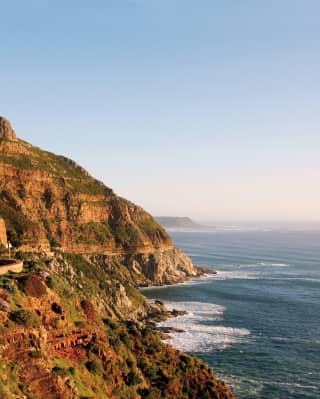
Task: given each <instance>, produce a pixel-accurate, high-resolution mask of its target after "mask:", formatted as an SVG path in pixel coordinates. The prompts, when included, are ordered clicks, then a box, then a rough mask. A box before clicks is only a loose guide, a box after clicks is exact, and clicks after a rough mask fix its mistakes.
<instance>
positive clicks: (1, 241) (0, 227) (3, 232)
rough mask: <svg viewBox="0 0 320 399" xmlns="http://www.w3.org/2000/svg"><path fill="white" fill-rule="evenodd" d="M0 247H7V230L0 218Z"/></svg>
mask: <svg viewBox="0 0 320 399" xmlns="http://www.w3.org/2000/svg"><path fill="white" fill-rule="evenodd" d="M0 245H3V246H4V247H6V246H7V229H6V224H5V221H4V220H3V219H1V218H0Z"/></svg>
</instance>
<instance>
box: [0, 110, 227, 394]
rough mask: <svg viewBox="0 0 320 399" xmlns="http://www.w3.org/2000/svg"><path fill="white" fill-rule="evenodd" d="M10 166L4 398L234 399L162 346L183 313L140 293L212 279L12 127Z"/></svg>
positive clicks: (4, 190)
mask: <svg viewBox="0 0 320 399" xmlns="http://www.w3.org/2000/svg"><path fill="white" fill-rule="evenodd" d="M0 162H1V164H0V178H1V180H0V237H2V238H1V239H2V240H3V241H4V239H5V237H6V235H8V239H9V240H10V241H11V242H12V243H13V244H14V247H15V252H16V257H18V258H20V259H21V260H23V261H24V269H23V271H22V272H21V273H19V274H14V273H6V274H5V275H0V398H5V399H21V398H27V399H144V398H145V399H159V398H160V397H163V398H168V399H189V398H190V399H191V398H203V399H206V398H207V399H210V398H213V399H234V397H233V395H232V393H231V392H230V389H229V388H228V387H227V386H226V385H225V384H224V383H223V382H221V381H218V380H217V379H216V377H215V374H214V371H213V370H212V369H211V368H209V367H208V366H207V365H206V364H204V363H203V362H202V361H200V360H198V359H196V358H195V357H192V356H189V355H187V354H184V353H181V352H179V351H177V350H176V349H174V348H173V347H171V346H170V345H166V344H165V343H164V342H163V341H162V340H161V337H163V335H160V333H159V331H158V330H157V327H156V325H155V323H154V320H163V319H164V318H166V317H171V316H172V317H173V316H177V315H178V312H176V311H175V312H172V313H170V312H169V311H168V310H167V309H165V307H164V306H163V305H162V304H161V303H157V302H155V303H149V302H147V301H146V299H145V297H144V296H143V295H142V294H141V293H140V292H139V290H138V289H137V288H138V287H139V286H145V285H150V284H157V285H162V284H171V283H176V282H181V281H184V280H185V279H187V278H189V277H192V276H198V275H201V274H202V273H203V272H205V271H204V270H201V269H199V268H197V267H195V266H194V265H193V264H192V262H191V259H190V258H189V257H188V256H186V255H185V254H183V253H182V252H181V251H180V250H179V249H177V248H175V247H174V246H173V243H172V241H171V239H170V237H169V236H168V234H167V233H166V231H165V230H164V229H163V228H162V227H160V226H159V225H158V224H157V223H156V221H155V220H154V219H153V218H152V217H151V215H149V214H148V213H146V212H145V211H144V210H143V209H142V208H140V207H138V206H136V205H134V204H132V203H131V202H129V201H127V200H125V199H123V198H120V197H118V196H117V195H116V194H115V193H114V192H113V191H112V190H111V189H110V188H108V187H106V186H105V185H104V184H103V183H101V182H99V181H97V180H95V179H94V178H93V177H91V176H90V175H89V174H88V173H87V172H86V171H85V170H84V169H82V168H81V167H80V166H78V165H77V164H76V163H75V162H74V161H71V160H69V159H67V158H65V157H62V156H57V155H54V154H52V153H49V152H46V151H43V150H41V149H39V148H37V147H34V146H32V145H31V144H28V143H26V142H25V141H23V140H21V139H19V138H17V136H16V134H15V133H14V131H13V130H12V128H11V125H10V123H9V122H8V121H7V120H5V119H4V118H0ZM1 220H2V222H1ZM3 220H4V222H3ZM0 267H1V265H0Z"/></svg>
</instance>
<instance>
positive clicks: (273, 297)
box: [143, 230, 320, 399]
mask: <svg viewBox="0 0 320 399" xmlns="http://www.w3.org/2000/svg"><path fill="white" fill-rule="evenodd" d="M171 235H172V237H173V239H174V242H175V244H176V246H178V247H180V248H181V249H182V250H184V251H185V252H186V253H187V254H189V255H190V256H191V257H192V259H193V261H194V263H195V264H197V265H200V266H205V267H209V268H213V269H216V270H217V271H218V274H217V275H216V276H210V277H208V278H202V279H199V280H193V281H190V282H188V283H184V284H180V285H175V286H170V287H164V288H163V287H162V288H152V289H147V290H143V293H144V294H145V295H146V296H147V297H148V298H153V299H160V300H162V301H164V302H165V303H166V304H167V305H168V306H169V307H170V308H176V309H179V310H187V311H188V312H189V313H188V315H186V316H180V317H178V318H172V319H170V320H168V321H166V322H164V323H163V325H167V326H174V327H179V328H182V329H183V330H184V331H185V332H183V333H176V334H171V336H172V338H171V339H170V340H169V342H170V343H171V344H172V345H174V346H175V347H177V348H178V349H181V350H183V351H185V352H188V353H192V354H195V355H196V356H198V357H200V358H202V359H204V360H205V361H207V362H208V363H209V364H210V365H211V366H213V367H214V369H215V372H216V375H217V376H218V377H219V378H220V379H223V380H224V381H226V382H228V383H229V384H230V385H231V387H232V389H233V391H234V393H235V394H236V396H237V397H238V398H239V399H245V398H246V399H251V398H252V399H253V398H254V399H280V398H281V399H282V398H283V399H304V398H309V399H310V398H312V399H317V398H320V231H285V230H283V231H281V230H276V231H273V230H265V231H263V230H261V231H258V230H256V231H245V230H244V231H232V230H230V231H215V232H198V233H196V232H192V233H191V232H175V233H171Z"/></svg>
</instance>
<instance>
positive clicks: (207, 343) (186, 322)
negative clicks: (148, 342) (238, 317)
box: [159, 302, 250, 352]
mask: <svg viewBox="0 0 320 399" xmlns="http://www.w3.org/2000/svg"><path fill="white" fill-rule="evenodd" d="M165 305H166V306H167V307H168V308H169V309H178V310H185V311H187V312H188V314H187V315H183V316H179V317H176V318H171V319H169V320H166V321H164V322H162V323H159V326H161V327H175V328H178V329H182V330H184V332H180V333H173V334H172V333H171V334H170V336H171V338H170V339H169V340H168V341H167V342H168V343H170V344H171V345H173V346H174V347H175V348H177V349H179V350H181V351H183V352H210V351H212V350H213V349H224V348H226V347H228V346H229V345H231V344H233V343H241V342H247V341H248V336H249V335H250V331H249V330H247V329H245V328H233V327H227V326H223V325H215V324H214V325H209V324H208V323H211V322H218V321H221V320H222V319H223V313H224V311H225V308H224V307H223V306H220V305H215V304H211V303H203V302H165Z"/></svg>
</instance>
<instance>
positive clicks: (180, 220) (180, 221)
mask: <svg viewBox="0 0 320 399" xmlns="http://www.w3.org/2000/svg"><path fill="white" fill-rule="evenodd" d="M155 220H156V221H157V222H158V223H159V224H160V226H162V227H163V228H165V229H197V230H206V229H212V228H214V227H212V226H205V225H202V224H200V223H197V222H195V221H193V220H192V219H190V218H189V217H186V216H185V217H179V216H155Z"/></svg>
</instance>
